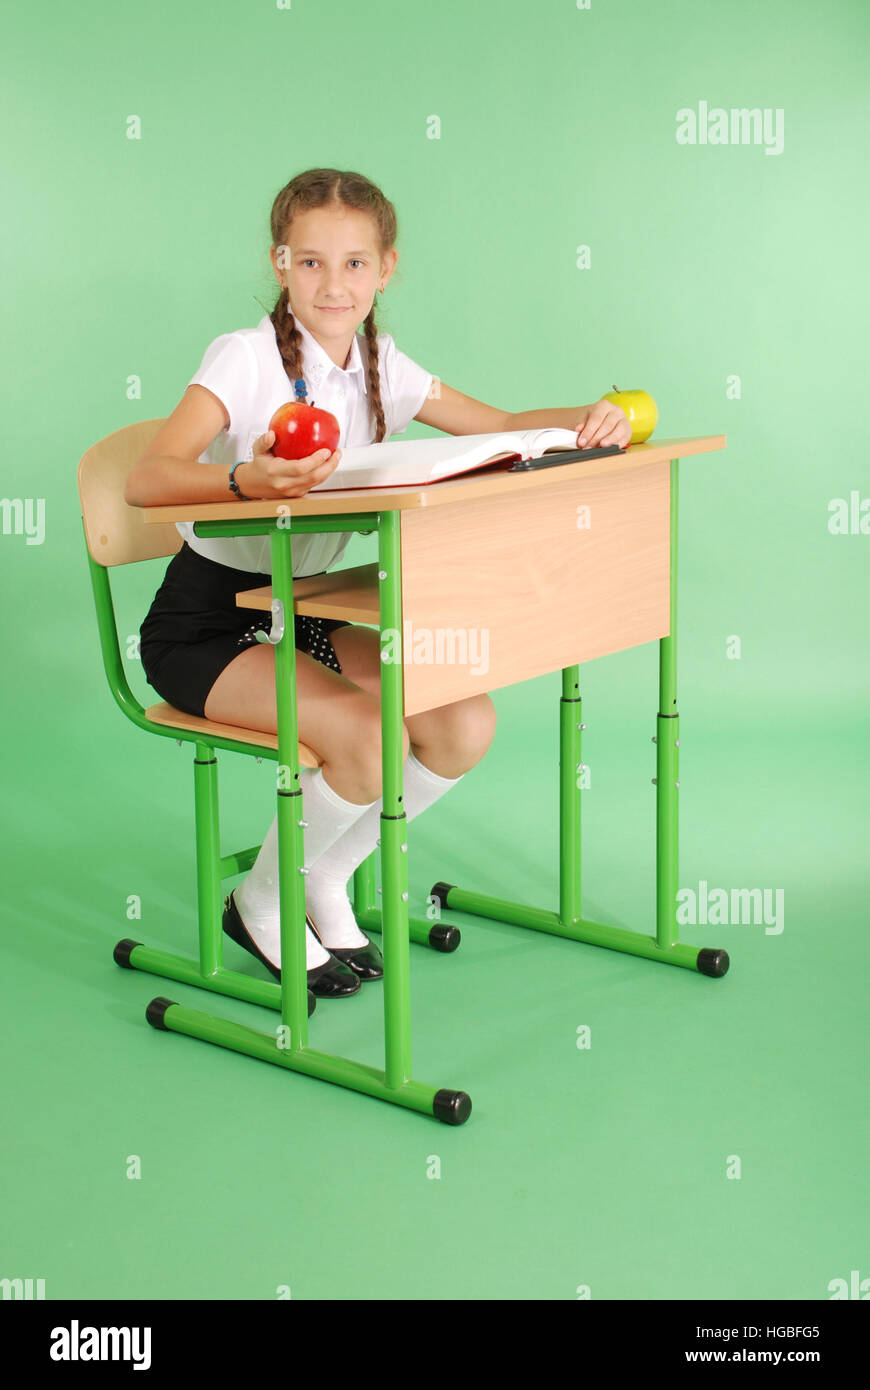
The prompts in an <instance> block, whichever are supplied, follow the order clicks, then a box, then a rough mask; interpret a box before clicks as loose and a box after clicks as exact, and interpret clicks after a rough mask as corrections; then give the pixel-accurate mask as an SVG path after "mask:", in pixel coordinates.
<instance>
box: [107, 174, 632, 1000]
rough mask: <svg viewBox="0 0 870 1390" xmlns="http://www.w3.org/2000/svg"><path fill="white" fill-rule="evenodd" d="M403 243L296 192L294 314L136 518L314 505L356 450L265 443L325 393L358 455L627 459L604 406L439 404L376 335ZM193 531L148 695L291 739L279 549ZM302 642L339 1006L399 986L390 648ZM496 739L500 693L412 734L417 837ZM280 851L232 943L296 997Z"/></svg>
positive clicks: (349, 194)
mask: <svg viewBox="0 0 870 1390" xmlns="http://www.w3.org/2000/svg"><path fill="white" fill-rule="evenodd" d="M396 232H397V219H396V213H395V209H394V208H393V205H392V204H391V203H390V202H388V201H387V199H386V198H385V197H384V195H383V194H382V193H381V191H380V189H378V188H377V187H375V185H374V184H372V183H371V182H370V181H369V180H368V179H366V178H364V177H363V176H362V175H361V174H357V173H348V172H342V171H340V170H337V169H310V170H308V171H307V172H305V173H302V174H298V175H297V176H296V177H295V178H293V179H291V181H290V182H289V183H288V184H287V185H286V186H285V187H284V188H282V189H281V191H280V192H279V193H278V195H277V197H276V198H275V201H274V203H273V206H272V212H271V236H272V247H271V250H270V256H271V261H272V269H273V271H274V274H275V279H276V280H277V282H278V285H279V286H280V293H279V295H278V300H277V303H276V304H275V307H274V309H273V310H272V312H271V314H269V315H267V316H266V317H264V318H262V319H261V320H260V322H259V324H258V325H257V327H256V328H254V329H241V330H239V331H237V332H235V333H225V334H222V335H221V336H220V337H218V338H216V339H215V340H214V342H212V343H211V344H210V345H209V347H208V348H207V349H206V352H205V355H204V357H203V359H202V363H201V365H200V368H199V371H198V372H197V373H196V374H195V376H193V377H192V378H191V381H190V383H189V384H188V386H187V389H186V390H185V393H184V395H183V397H182V399H181V401H180V402H179V404H178V405H177V406H176V408H175V410H174V411H173V412H172V414H171V415H170V416H169V418H168V419H167V420H166V421H165V422H164V424H163V425H162V426H161V428H160V429H159V430H158V432H157V434H156V435H155V436H154V438H153V440H152V442H151V444H150V445H149V446H148V448H147V449H146V450H145V452H144V454H143V455H142V457H141V458H140V459H139V460H138V461H137V463H136V465H135V467H134V468H133V469H132V471H131V473H130V476H129V478H128V481H127V487H126V493H125V498H126V501H127V502H128V503H130V504H131V505H133V506H157V505H162V504H171V503H173V502H180V501H185V502H190V501H217V500H229V499H230V498H231V497H233V496H237V497H242V498H262V497H265V498H270V499H271V498H276V499H277V498H288V497H302V496H304V495H305V493H306V492H307V491H308V490H309V489H310V488H311V487H313V486H314V485H315V484H316V483H319V482H321V481H322V480H323V479H324V478H327V477H328V476H329V474H330V473H332V471H333V470H334V469H335V468H336V467H337V465H338V462H339V460H340V457H341V450H340V449H336V450H335V452H334V453H331V454H330V453H329V451H328V450H326V449H322V450H320V451H318V452H317V453H316V454H313V455H312V456H311V457H310V458H307V459H300V460H286V459H280V458H276V457H275V455H274V454H273V453H272V452H271V446H272V444H273V443H274V436H273V434H272V433H271V432H270V431H266V432H265V433H263V424H264V422H265V421H267V420H269V419H271V417H272V415H273V414H274V412H275V410H276V409H277V408H278V406H279V405H282V404H283V403H284V402H285V401H286V400H288V399H293V398H294V395H296V394H298V395H300V396H302V395H304V394H305V393H306V392H307V396H308V400H309V402H310V403H314V404H316V405H318V406H320V407H321V408H323V409H325V410H329V411H331V412H332V414H333V415H335V416H336V417H337V419H338V421H339V424H340V427H341V436H340V437H341V440H342V443H343V444H346V445H350V446H352V445H358V444H370V443H372V442H375V443H380V442H381V441H383V440H386V439H388V438H389V437H390V436H391V435H393V434H401V433H402V432H403V431H404V430H405V429H406V428H407V426H408V423H409V422H410V420H411V419H415V420H419V421H421V422H422V423H423V424H425V425H430V426H432V427H433V428H435V429H439V430H444V431H445V432H447V433H450V434H483V433H493V432H496V431H502V430H507V429H510V428H521V429H522V428H533V427H536V426H539V425H562V426H564V427H566V428H569V429H574V428H576V429H577V430H578V436H582V437H580V438H579V443H580V446H581V447H583V446H584V445H588V446H589V447H592V446H593V445H595V444H619V445H622V444H625V443H627V442H628V440H629V438H630V435H631V426H630V425H629V423H628V420H627V419H626V416H625V414H624V412H623V411H622V410H621V409H620V408H619V407H618V406H614V405H613V404H612V403H611V402H609V401H605V400H601V401H598V402H596V403H595V405H592V406H579V407H576V408H574V409H566V410H561V411H560V410H547V411H529V412H525V413H522V414H519V415H512V414H508V413H505V412H504V411H501V410H498V409H496V407H494V406H489V405H485V404H484V403H483V402H481V401H477V400H474V399H473V398H472V397H470V396H464V395H462V394H461V393H460V392H458V391H455V390H453V389H452V388H450V387H449V386H445V385H444V384H443V383H442V384H441V385H440V389H439V392H438V394H437V395H436V396H435V398H434V399H431V400H430V399H429V392H430V387H431V385H432V382H433V376H432V374H431V373H430V372H428V371H426V370H425V368H423V367H421V366H419V365H418V364H417V363H416V362H413V361H412V360H411V359H410V358H409V357H406V356H405V354H404V353H402V352H400V351H399V350H398V349H397V347H396V346H395V343H394V342H393V339H392V337H391V336H390V335H389V334H387V333H379V332H378V330H377V327H376V324H375V309H374V299H375V294H376V293H379V294H382V293H383V292H384V290H385V289H386V286H387V284H388V283H389V281H390V279H391V277H392V274H393V271H394V270H395V267H396V263H397V261H398V259H399V256H398V252H397V251H396V249H395V242H396ZM360 324H362V328H363V331H362V333H359V332H357V331H356V330H357V328H358V326H359V325H360ZM297 383H298V386H297ZM178 529H179V531H180V532H181V534H182V536H183V538H184V540H183V544H182V547H181V549H180V550H179V551H178V553H177V554H176V555H175V556H173V558H172V560H171V561H170V562H169V565H168V567H167V570H166V575H165V578H164V580H163V583H162V584H161V586H160V588H159V589H158V591H157V593H156V595H155V597H154V601H153V603H152V604H151V607H150V609H149V611H148V614H147V616H146V618H145V620H144V622H143V623H142V626H141V629H140V639H141V640H140V652H141V656H142V666H143V670H144V671H145V675H146V677H147V679H148V683H149V685H151V686H152V687H153V688H154V689H155V690H156V691H157V692H158V694H159V695H160V696H161V697H162V698H163V699H164V700H167V701H168V702H169V703H170V704H172V705H174V706H175V707H176V708H178V709H182V710H185V711H187V712H188V713H190V714H195V715H199V716H201V717H205V718H206V719H212V720H216V721H218V722H220V723H224V724H238V725H246V726H248V727H249V728H254V729H263V730H268V731H269V732H271V733H274V732H276V730H277V718H276V701H275V653H274V648H273V647H272V645H271V644H270V643H260V642H258V641H257V640H256V638H255V636H254V633H255V632H256V631H257V629H258V628H261V629H268V627H269V626H270V625H271V617H270V616H269V615H264V616H263V617H260V618H258V619H257V620H255V621H254V622H252V621H251V614H250V610H245V609H243V608H238V607H237V606H236V602H235V595H236V593H237V592H239V591H241V590H243V589H247V588H258V587H260V586H262V585H264V584H268V583H269V582H270V580H271V571H270V549H269V538H268V537H263V536H249V537H248V536H236V537H232V538H223V539H205V538H203V537H199V536H195V535H194V534H193V524H192V523H191V522H179V523H178ZM349 540H350V535H349V534H346V533H324V534H321V535H304V536H301V535H300V536H294V538H293V576H294V578H296V577H301V576H303V575H312V574H319V573H323V572H324V571H325V570H327V569H328V568H329V567H330V566H331V565H334V564H335V563H336V562H337V561H338V560H340V559H341V557H342V555H343V554H344V551H345V549H346V548H347V544H348V541H349ZM295 624H296V633H295V645H296V647H297V648H298V649H299V650H298V652H297V657H296V677H297V713H298V726H299V737H300V739H301V740H302V742H303V743H305V744H307V745H308V747H310V748H312V749H313V750H315V751H316V752H317V754H318V756H319V757H320V758H321V759H322V767H319V768H317V769H311V768H303V769H302V775H301V783H302V801H303V816H304V819H305V821H306V829H305V836H304V845H305V857H306V864H307V866H308V868H309V873H308V874H307V875H306V878H305V899H306V923H307V925H306V956H307V960H306V964H307V970H308V986H309V989H311V990H312V991H313V992H314V994H316V995H318V996H320V997H328V998H337V997H342V996H345V995H348V994H353V993H355V992H356V991H357V990H359V988H360V982H361V981H362V980H373V979H379V978H381V976H382V975H383V961H382V958H381V954H380V951H379V950H378V948H377V946H375V945H374V943H373V942H371V941H370V940H369V938H368V937H367V936H366V935H365V934H364V933H363V932H361V931H360V930H359V927H358V926H357V923H356V919H355V918H354V915H353V909H352V907H351V904H350V899H349V897H348V894H347V884H348V880H349V879H350V877H351V875H352V874H353V872H354V870H355V869H356V868H357V867H358V865H360V864H361V863H362V862H363V860H365V859H366V858H368V856H369V854H370V853H371V852H372V850H373V849H374V848H375V845H376V843H377V838H378V835H379V833H380V812H381V804H382V803H381V798H380V791H381V746H380V735H381V726H380V718H381V717H380V698H379V697H380V670H381V663H380V643H379V634H378V632H377V631H376V630H373V629H372V628H367V627H361V626H357V625H355V624H352V623H346V622H338V621H335V620H332V619H322V618H304V617H297V618H296V620H295ZM495 722H496V717H495V707H494V705H493V703H492V700H491V699H490V697H489V696H488V695H486V694H482V695H481V694H478V695H473V696H470V697H469V698H468V699H465V700H460V701H457V702H456V703H454V704H450V705H444V706H442V707H441V708H439V709H433V710H427V711H425V712H424V713H422V714H415V715H413V716H411V717H409V718H407V719H406V720H405V727H404V735H403V744H404V751H405V758H406V761H405V765H404V769H403V777H404V804H405V814H406V816H407V819H408V820H409V821H410V820H412V819H413V817H414V816H416V815H419V813H420V812H421V811H423V810H425V808H426V807H428V806H431V805H432V804H433V803H434V802H435V801H437V800H438V798H439V797H441V796H443V795H444V793H445V792H447V791H449V789H450V788H451V787H454V786H455V785H456V784H457V782H459V781H460V780H461V779H462V777H463V776H464V774H465V773H466V772H467V771H468V769H470V768H472V767H474V765H475V764H476V763H478V762H479V761H480V759H481V758H482V757H483V756H484V754H485V753H486V751H487V749H488V748H489V746H490V743H491V742H492V738H493V735H494V733H495ZM277 851H278V842H277V816H276V817H275V819H274V820H273V821H272V825H271V827H270V829H269V831H268V833H267V835H266V837H265V839H264V841H263V845H262V848H261V850H260V853H259V855H258V857H257V860H256V862H255V864H254V866H253V868H252V869H251V871H250V873H249V874H248V876H247V877H246V878H245V879H244V880H243V882H242V883H241V884H240V885H239V886H238V887H237V888H236V889H235V890H234V891H233V893H231V894H230V895H229V897H228V898H227V899H226V902H225V909H224V916H223V926H224V930H225V931H226V932H227V934H228V935H229V936H231V937H232V938H233V940H235V941H237V942H238V943H239V944H240V945H242V946H244V947H245V949H246V950H248V951H250V952H251V954H253V955H254V956H255V957H256V958H257V959H258V960H260V961H261V962H262V963H263V964H264V965H265V966H267V968H268V969H269V970H270V971H271V973H272V974H273V975H274V976H275V978H276V979H279V980H280V978H281V952H280V917H279V900H278V852H277Z"/></svg>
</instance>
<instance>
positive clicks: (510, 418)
mask: <svg viewBox="0 0 870 1390" xmlns="http://www.w3.org/2000/svg"><path fill="white" fill-rule="evenodd" d="M440 391H441V394H440V396H439V397H437V398H435V399H432V400H429V399H428V397H427V399H426V400H425V401H424V402H423V405H422V408H421V409H420V410H418V411H417V414H416V415H415V416H414V419H415V420H419V421H420V424H421V425H430V426H431V427H432V429H436V430H444V432H445V433H446V434H503V433H504V432H505V431H506V430H535V429H544V428H545V427H546V426H548V425H552V426H555V427H557V428H559V429H565V430H577V431H578V432H579V430H580V428H581V426H583V425H585V424H586V422H587V421H588V422H589V423H590V425H591V426H592V430H591V432H590V433H597V434H598V435H599V439H598V440H596V442H600V438H601V437H603V435H604V434H605V433H606V432H607V431H606V429H604V428H602V426H604V425H605V424H606V425H607V427H608V428H609V429H610V430H614V427H615V426H617V424H618V422H623V423H624V424H625V426H626V427H627V425H628V422H627V420H626V417H625V412H624V410H622V408H621V407H620V406H616V405H613V404H612V402H610V401H605V400H602V401H600V402H596V404H595V407H593V406H591V405H576V406H565V407H563V408H561V409H560V408H559V407H558V406H555V407H554V408H553V409H552V410H521V411H519V412H518V413H515V414H513V413H511V412H510V411H505V410H499V409H498V408H497V407H496V406H494V405H486V404H485V402H484V401H476V400H475V399H474V397H473V396H464V395H463V394H462V392H461V391H454V389H453V387H452V386H445V384H444V382H443V381H442V382H441V387H440ZM593 409H594V410H595V414H594V415H592V411H593ZM608 416H612V418H611V419H609V420H608V418H607V417H608ZM622 434H625V435H626V440H627V438H628V436H630V434H631V430H630V428H627V429H622V430H616V432H615V434H614V436H613V437H614V439H615V441H616V442H618V443H622V442H623V440H622ZM617 435H619V437H618V438H617Z"/></svg>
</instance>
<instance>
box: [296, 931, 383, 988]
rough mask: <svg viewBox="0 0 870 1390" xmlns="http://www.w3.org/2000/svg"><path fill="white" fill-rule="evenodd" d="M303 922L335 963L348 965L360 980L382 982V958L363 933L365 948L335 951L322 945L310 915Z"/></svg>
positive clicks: (357, 947) (345, 948)
mask: <svg viewBox="0 0 870 1390" xmlns="http://www.w3.org/2000/svg"><path fill="white" fill-rule="evenodd" d="M305 920H306V922H307V923H308V925H309V927H310V928H311V930H312V931H313V932H314V935H315V936H316V937H317V940H318V941H320V944H321V946H323V949H324V950H325V951H329V953H330V955H332V956H335V959H336V960H337V961H341V962H342V964H344V965H349V966H350V968H351V970H352V971H353V973H354V974H355V975H356V976H357V977H358V978H359V979H360V980H382V979H383V978H384V958H383V956H382V955H381V953H380V951H379V950H378V948H377V946H376V945H375V943H374V942H373V941H372V940H371V939H370V938H369V937H367V936H366V934H365V932H363V936H366V941H367V943H368V944H367V945H366V946H346V947H343V948H342V949H341V950H336V949H335V948H334V947H332V946H326V945H324V943H323V941H322V940H321V937H320V932H319V931H318V930H317V928H316V927H315V925H314V923H313V922H312V920H311V917H310V915H306V918H305Z"/></svg>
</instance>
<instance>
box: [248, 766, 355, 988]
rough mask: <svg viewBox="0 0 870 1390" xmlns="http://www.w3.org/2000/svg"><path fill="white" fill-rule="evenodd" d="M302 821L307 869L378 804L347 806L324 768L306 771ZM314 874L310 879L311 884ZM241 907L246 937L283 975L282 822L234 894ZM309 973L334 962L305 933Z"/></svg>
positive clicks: (302, 783) (303, 772)
mask: <svg viewBox="0 0 870 1390" xmlns="http://www.w3.org/2000/svg"><path fill="white" fill-rule="evenodd" d="M299 780H300V786H301V789H302V812H301V815H302V819H303V820H305V821H307V825H306V827H305V829H304V844H305V865H306V867H307V868H309V869H310V868H311V866H312V865H313V864H314V863H315V861H316V860H317V859H319V858H320V856H321V855H322V854H323V853H324V851H326V850H328V849H329V847H330V846H331V845H332V844H334V843H335V841H336V840H337V839H339V837H340V836H342V835H343V834H344V833H345V832H346V831H347V830H348V828H349V827H350V826H352V825H353V824H354V822H355V821H357V820H359V819H360V818H361V817H362V816H363V815H365V813H366V812H367V811H370V810H371V809H372V807H373V806H377V805H379V802H378V801H370V802H365V803H363V804H362V805H360V804H359V803H357V802H355V801H345V799H344V797H343V796H339V794H338V792H337V791H335V789H334V788H333V787H330V785H329V783H328V782H327V781H326V780H325V778H324V776H323V769H322V768H319V767H318V768H310V767H304V768H302V770H301V775H300V779H299ZM309 877H310V873H309V874H306V875H305V879H306V882H307V880H308V878H309ZM234 898H235V904H236V907H237V908H238V909H239V914H240V916H241V918H242V921H243V922H244V924H245V927H246V929H247V931H248V932H249V933H250V935H251V936H252V937H253V938H254V940H255V941H256V943H257V945H258V946H259V948H260V950H261V951H262V952H263V955H264V956H268V958H269V960H270V961H272V963H273V964H274V965H276V966H277V967H278V968H279V969H280V966H281V912H280V902H279V896H278V816H277V814H276V816H275V819H274V820H273V821H272V824H271V826H270V827H269V830H268V833H267V835H266V838H265V840H264V841H263V844H262V847H261V849H260V853H259V854H258V855H257V858H256V861H255V863H254V865H253V867H252V868H251V871H250V873H249V874H248V876H247V878H245V879H244V880H243V881H242V883H240V884H239V886H238V888H237V889H236V890H235V894H234ZM305 958H306V968H307V969H308V970H313V969H314V967H315V966H316V965H323V964H324V962H325V961H326V960H328V958H329V953H328V951H325V950H324V949H323V947H322V946H321V945H320V942H319V941H318V940H317V938H316V937H315V936H314V935H313V934H312V933H311V931H310V930H309V928H308V927H306V928H305Z"/></svg>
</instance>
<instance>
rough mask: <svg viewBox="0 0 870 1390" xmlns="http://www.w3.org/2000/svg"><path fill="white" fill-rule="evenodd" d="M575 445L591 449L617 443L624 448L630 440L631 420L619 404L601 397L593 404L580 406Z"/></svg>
mask: <svg viewBox="0 0 870 1390" xmlns="http://www.w3.org/2000/svg"><path fill="white" fill-rule="evenodd" d="M575 428H576V430H577V447H578V448H580V449H593V448H596V447H606V446H607V445H608V444H618V445H619V447H620V448H621V449H622V448H625V447H626V445H627V444H628V443H629V441H630V440H631V422H630V420H629V418H628V416H627V415H626V413H625V411H624V410H623V408H622V406H621V405H615V404H614V402H613V401H607V400H604V399H603V398H602V399H601V400H600V401H596V402H595V404H594V405H584V406H581V407H580V416H579V420H578V423H577V425H576V426H575Z"/></svg>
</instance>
